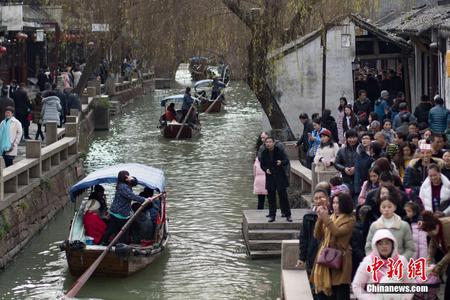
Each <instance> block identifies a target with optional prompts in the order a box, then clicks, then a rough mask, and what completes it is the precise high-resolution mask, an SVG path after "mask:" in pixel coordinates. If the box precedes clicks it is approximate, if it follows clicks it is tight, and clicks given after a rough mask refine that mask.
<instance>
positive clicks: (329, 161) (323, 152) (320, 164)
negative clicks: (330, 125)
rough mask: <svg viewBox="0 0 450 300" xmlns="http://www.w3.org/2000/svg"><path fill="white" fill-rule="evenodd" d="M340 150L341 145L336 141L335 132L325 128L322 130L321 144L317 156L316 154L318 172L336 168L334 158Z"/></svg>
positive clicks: (315, 160) (315, 161)
mask: <svg viewBox="0 0 450 300" xmlns="http://www.w3.org/2000/svg"><path fill="white" fill-rule="evenodd" d="M338 151H339V145H338V144H336V143H334V141H333V134H332V133H331V131H330V130H328V129H326V128H324V129H323V130H322V131H321V132H320V146H319V148H318V149H317V152H316V156H314V163H315V164H316V169H315V170H316V172H320V171H332V170H336V169H335V168H334V160H335V159H336V155H337V152H338Z"/></svg>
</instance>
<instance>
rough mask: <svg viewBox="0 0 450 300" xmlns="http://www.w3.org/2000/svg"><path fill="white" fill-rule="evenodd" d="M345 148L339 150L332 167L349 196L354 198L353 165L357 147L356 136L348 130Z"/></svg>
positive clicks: (354, 132) (352, 131)
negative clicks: (339, 175)
mask: <svg viewBox="0 0 450 300" xmlns="http://www.w3.org/2000/svg"><path fill="white" fill-rule="evenodd" d="M345 143H346V146H345V147H343V148H341V149H339V151H338V153H337V155H336V159H335V161H334V167H335V168H336V170H338V171H340V172H341V173H342V179H343V181H344V183H345V185H347V186H348V188H349V190H350V195H351V196H352V197H353V196H354V190H355V189H354V185H353V184H354V178H355V163H356V157H357V152H356V148H357V147H358V134H357V133H356V131H355V130H353V129H350V130H348V131H347V132H346V133H345Z"/></svg>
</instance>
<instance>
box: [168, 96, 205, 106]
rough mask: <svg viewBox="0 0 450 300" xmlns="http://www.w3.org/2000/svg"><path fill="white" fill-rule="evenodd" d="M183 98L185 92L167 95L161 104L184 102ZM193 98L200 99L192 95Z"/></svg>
mask: <svg viewBox="0 0 450 300" xmlns="http://www.w3.org/2000/svg"><path fill="white" fill-rule="evenodd" d="M191 97H192V96H191ZM183 98H184V94H178V95H172V96H168V97H165V98H164V99H162V100H161V106H166V104H167V102H183ZM192 99H194V101H197V102H199V101H200V100H199V99H197V98H195V97H192Z"/></svg>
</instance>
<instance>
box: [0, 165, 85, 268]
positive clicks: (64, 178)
mask: <svg viewBox="0 0 450 300" xmlns="http://www.w3.org/2000/svg"><path fill="white" fill-rule="evenodd" d="M82 174H83V166H82V163H81V162H80V161H77V162H75V163H73V164H72V165H70V166H69V167H67V168H65V169H64V170H62V171H61V172H59V173H57V174H55V175H54V176H52V177H48V178H45V177H44V178H42V179H41V184H40V185H39V186H38V187H36V188H34V189H32V191H31V192H30V193H28V194H27V195H26V196H24V197H22V198H20V199H17V200H16V201H13V203H12V204H11V205H10V206H8V207H7V208H5V209H4V210H2V211H1V212H0V257H1V258H0V268H3V267H5V265H6V264H7V263H8V262H9V261H10V260H11V259H12V257H14V255H16V254H17V253H18V252H19V251H20V249H22V247H24V246H25V244H26V243H27V242H28V241H29V240H30V239H31V238H32V237H33V236H34V235H35V234H36V233H37V232H38V231H40V230H41V228H43V227H44V225H45V224H46V223H47V222H48V221H49V220H50V219H51V218H53V216H54V215H55V214H56V213H57V212H58V211H59V210H60V209H61V208H62V207H64V206H65V205H66V204H67V203H68V202H69V198H68V193H67V191H68V190H69V187H70V186H72V185H73V184H74V183H76V182H77V180H78V179H79V178H80V177H81V176H82ZM18 196H19V195H18Z"/></svg>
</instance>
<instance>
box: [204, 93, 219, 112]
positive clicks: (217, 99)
mask: <svg viewBox="0 0 450 300" xmlns="http://www.w3.org/2000/svg"><path fill="white" fill-rule="evenodd" d="M222 94H223V93H222V91H220V94H219V96H217V98H216V100H214V101H213V103H211V104H210V105H209V106H208V108H207V109H206V110H205V114H207V113H209V111H210V110H211V109H212V108H213V106H214V104H216V102H217V101H219V99H220V96H222Z"/></svg>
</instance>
